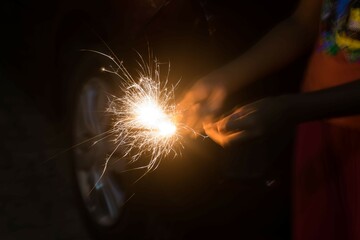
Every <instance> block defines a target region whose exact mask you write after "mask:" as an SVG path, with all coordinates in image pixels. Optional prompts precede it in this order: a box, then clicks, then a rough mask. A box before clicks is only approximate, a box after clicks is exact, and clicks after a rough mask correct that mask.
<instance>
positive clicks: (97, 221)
mask: <svg viewBox="0 0 360 240" xmlns="http://www.w3.org/2000/svg"><path fill="white" fill-rule="evenodd" d="M79 59H81V60H80V63H79V64H78V65H76V66H75V71H74V72H73V73H72V74H71V77H70V81H69V83H71V84H70V85H75V86H71V87H69V89H73V91H72V93H70V96H71V97H70V98H69V100H70V101H69V107H68V108H70V109H71V110H72V111H71V114H70V115H71V116H69V120H70V124H69V125H70V138H71V141H72V145H73V146H76V147H74V148H73V151H72V164H71V166H72V170H73V171H72V172H73V175H74V177H73V183H74V185H75V188H76V192H77V195H78V196H79V203H80V206H81V209H82V210H83V213H84V214H83V215H84V218H85V221H86V224H87V225H88V227H89V229H90V231H91V232H92V233H93V235H95V236H97V237H99V238H101V239H113V238H115V237H122V239H133V238H134V239H142V236H140V235H141V234H143V233H144V232H145V231H139V229H142V228H143V227H144V223H145V222H146V218H147V213H146V212H144V211H145V210H143V208H141V207H139V206H138V205H137V204H138V203H137V202H136V201H134V200H131V201H128V200H129V199H130V198H131V196H132V189H131V188H132V185H133V184H132V183H131V182H130V181H131V180H129V179H125V177H124V176H123V174H121V172H122V170H124V166H125V164H124V163H125V162H124V161H125V160H124V159H123V158H122V157H121V156H122V154H121V151H117V152H115V153H114V155H113V157H112V158H111V159H114V160H115V159H116V163H115V164H109V167H108V168H107V169H106V171H104V165H105V161H106V158H107V157H108V156H109V155H110V154H111V153H112V151H113V150H114V148H115V145H114V144H113V143H112V142H111V140H112V138H111V137H112V136H111V135H109V134H108V133H107V132H108V131H109V129H110V128H111V116H109V114H107V113H106V108H107V105H108V97H109V94H112V93H113V92H114V89H118V87H116V86H115V84H114V79H112V76H109V74H106V73H102V72H101V71H100V68H101V67H102V66H101V65H102V64H104V61H103V59H101V57H99V56H91V57H85V58H79ZM105 63H106V61H105ZM70 92H71V91H70ZM126 176H128V175H126Z"/></svg>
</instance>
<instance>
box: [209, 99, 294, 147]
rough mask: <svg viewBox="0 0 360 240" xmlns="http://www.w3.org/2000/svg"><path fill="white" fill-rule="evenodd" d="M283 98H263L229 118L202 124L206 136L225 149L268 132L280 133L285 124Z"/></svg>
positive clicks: (284, 102) (284, 100)
mask: <svg viewBox="0 0 360 240" xmlns="http://www.w3.org/2000/svg"><path fill="white" fill-rule="evenodd" d="M286 106H287V103H286V99H285V98H281V100H280V99H278V98H265V99H262V100H259V101H257V102H254V103H251V104H248V105H246V106H243V107H240V108H237V109H236V110H235V111H234V112H233V113H232V114H230V115H229V116H227V117H225V118H223V119H221V120H219V121H217V122H208V123H205V124H204V129H205V132H206V134H207V135H208V136H209V137H210V138H211V139H212V140H214V141H215V142H216V143H218V144H219V145H221V146H223V147H225V146H228V145H230V144H232V143H235V142H246V141H250V140H253V139H256V138H259V137H262V136H264V135H266V134H268V133H270V132H276V131H281V128H282V127H284V126H286V125H287V124H288V122H287V117H286V115H287V107H286Z"/></svg>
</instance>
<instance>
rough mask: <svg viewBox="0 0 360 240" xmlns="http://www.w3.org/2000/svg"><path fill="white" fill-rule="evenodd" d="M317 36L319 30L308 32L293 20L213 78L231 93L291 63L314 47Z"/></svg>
mask: <svg viewBox="0 0 360 240" xmlns="http://www.w3.org/2000/svg"><path fill="white" fill-rule="evenodd" d="M315 36H316V30H315V31H314V30H311V31H309V30H308V29H306V28H305V27H303V26H301V24H300V23H298V22H297V21H296V20H295V19H294V18H293V17H290V18H288V19H287V20H285V21H283V22H282V23H280V24H279V25H277V26H276V27H275V28H274V29H272V30H271V31H270V32H269V33H268V34H267V35H266V36H265V37H263V38H262V39H261V40H260V41H259V42H258V43H257V44H256V45H255V46H253V47H252V48H251V49H250V50H248V51H247V52H246V53H245V54H243V55H241V56H240V57H238V58H237V59H235V60H234V61H232V62H230V63H229V64H227V65H225V66H224V67H222V68H220V69H218V70H217V71H215V72H213V73H212V74H211V75H212V78H214V79H221V80H222V81H223V83H224V84H225V86H226V88H227V89H229V91H230V92H231V91H233V90H237V89H239V88H241V87H243V86H245V85H247V84H249V83H251V82H252V81H254V80H257V79H259V78H261V77H263V76H265V75H268V74H270V73H272V72H274V71H276V70H278V69H280V68H281V67H283V66H285V65H286V64H288V63H289V62H291V61H292V60H293V59H295V58H296V57H298V56H299V55H300V54H301V53H303V52H304V50H306V49H307V48H309V47H310V46H311V45H312V43H313V42H314V39H315Z"/></svg>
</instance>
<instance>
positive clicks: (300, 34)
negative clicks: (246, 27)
mask: <svg viewBox="0 0 360 240" xmlns="http://www.w3.org/2000/svg"><path fill="white" fill-rule="evenodd" d="M320 6H321V0H301V2H300V4H299V7H298V8H297V10H296V11H295V13H294V14H293V15H292V16H291V17H290V18H288V19H287V20H285V21H283V22H282V23H280V24H279V25H278V26H276V27H275V28H274V29H273V30H271V31H270V32H269V33H268V34H267V35H266V36H265V37H264V38H263V39H262V40H260V41H259V43H258V44H256V45H255V46H254V47H252V48H251V49H250V50H248V51H247V52H246V53H245V54H243V55H242V56H240V57H238V58H237V59H235V60H234V61H232V62H230V63H229V64H227V65H225V66H224V67H222V68H220V69H218V70H215V71H214V72H212V73H210V74H209V75H207V76H205V77H204V78H202V79H200V80H199V81H197V82H196V83H195V84H194V85H193V87H192V88H191V89H190V90H189V91H188V92H187V93H186V94H185V96H184V97H183V98H182V100H181V101H180V103H179V107H178V109H179V111H180V112H181V113H182V116H181V117H180V120H181V121H182V122H184V124H185V125H187V126H189V127H191V128H194V129H195V130H197V131H199V130H200V129H202V122H203V121H204V120H207V119H211V118H213V116H214V115H215V114H216V113H217V112H218V111H219V110H220V109H221V107H222V105H223V102H224V101H225V98H226V96H227V95H228V94H230V93H232V92H234V91H236V90H238V89H239V88H241V87H243V86H244V85H247V84H249V83H250V82H252V81H255V80H256V79H258V78H260V77H262V76H264V75H266V74H269V73H271V72H273V71H275V70H277V69H279V68H281V67H283V66H284V65H286V64H287V63H289V62H290V61H291V60H293V59H294V58H296V57H297V56H298V55H300V54H301V53H302V52H303V51H304V50H305V49H306V48H308V47H309V46H311V44H312V43H313V41H314V39H315V37H316V33H317V26H318V18H319V12H320Z"/></svg>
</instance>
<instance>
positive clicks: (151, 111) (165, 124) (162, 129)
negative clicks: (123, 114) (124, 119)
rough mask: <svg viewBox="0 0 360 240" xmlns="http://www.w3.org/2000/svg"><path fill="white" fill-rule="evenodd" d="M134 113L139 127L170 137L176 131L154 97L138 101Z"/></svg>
mask: <svg viewBox="0 0 360 240" xmlns="http://www.w3.org/2000/svg"><path fill="white" fill-rule="evenodd" d="M134 114H135V118H136V120H137V124H138V125H139V128H141V127H143V128H145V129H147V130H149V131H153V132H154V134H159V136H163V137H171V136H172V135H173V134H175V132H176V126H175V124H174V123H173V122H172V121H171V120H170V119H169V117H168V116H167V115H166V114H165V113H164V111H163V109H162V108H161V106H160V105H159V104H158V103H156V102H155V100H154V99H147V98H145V99H143V101H140V102H139V103H138V104H137V105H136V106H135V111H134Z"/></svg>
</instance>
